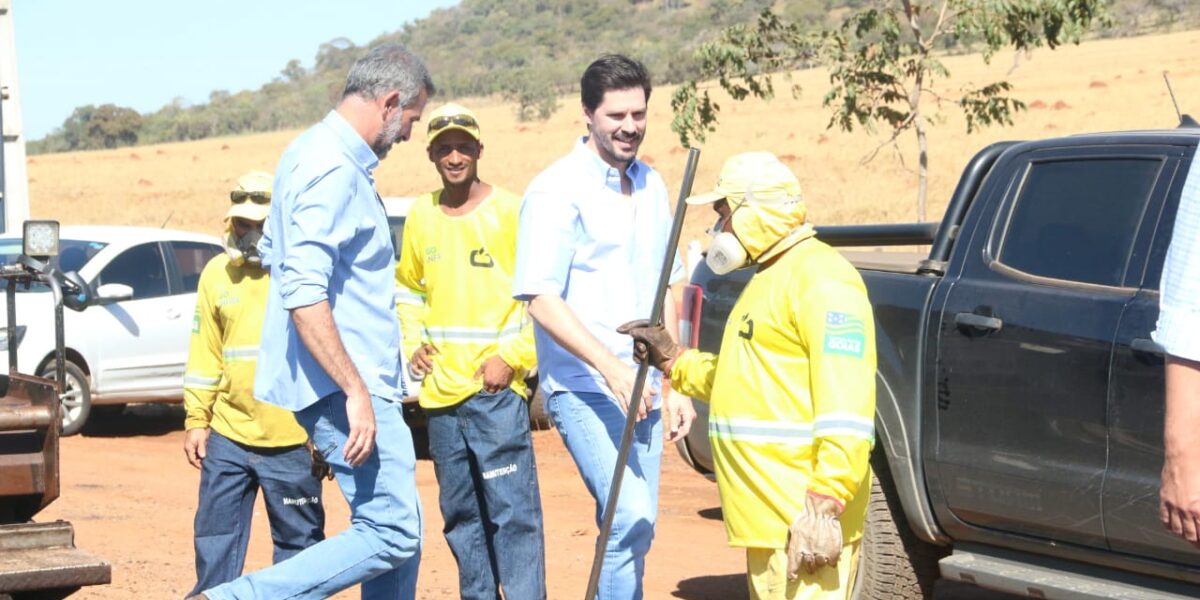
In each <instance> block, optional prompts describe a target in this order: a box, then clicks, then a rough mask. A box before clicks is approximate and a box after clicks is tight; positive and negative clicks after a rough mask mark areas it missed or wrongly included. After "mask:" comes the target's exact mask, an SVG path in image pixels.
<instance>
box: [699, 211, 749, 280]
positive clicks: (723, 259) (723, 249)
mask: <svg viewBox="0 0 1200 600" xmlns="http://www.w3.org/2000/svg"><path fill="white" fill-rule="evenodd" d="M747 193H750V192H749V191H747ZM725 201H726V202H728V203H729V209H730V210H729V216H727V217H722V218H719V219H717V222H716V223H715V224H714V225H713V226H712V228H711V229H709V230H708V234H709V235H711V236H712V241H711V242H709V244H708V253H707V254H706V255H705V257H704V262H705V263H706V264H708V268H709V269H712V272H713V273H716V274H717V275H725V274H727V273H732V272H733V271H736V270H738V269H740V268H742V267H744V266H746V264H747V263H749V262H750V253H749V252H747V251H746V247H745V246H743V245H742V241H741V240H739V239H738V238H737V236H736V235H734V234H732V233H730V232H728V231H722V230H723V229H725V224H726V223H727V222H729V221H732V220H733V213H735V212H737V210H738V209H739V208H741V207H743V206H745V204H746V201H745V200H742V201H741V202H738V203H737V204H734V203H733V201H732V200H730V199H728V198H726V200H725Z"/></svg>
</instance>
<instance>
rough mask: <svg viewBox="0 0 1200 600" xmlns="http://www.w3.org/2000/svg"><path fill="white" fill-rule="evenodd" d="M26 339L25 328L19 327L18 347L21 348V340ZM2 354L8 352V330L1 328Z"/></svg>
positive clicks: (0, 348) (0, 346) (0, 347)
mask: <svg viewBox="0 0 1200 600" xmlns="http://www.w3.org/2000/svg"><path fill="white" fill-rule="evenodd" d="M23 339H25V326H24V325H17V343H16V346H17V347H18V348H19V347H21V340H23ZM0 352H8V328H7V327H0Z"/></svg>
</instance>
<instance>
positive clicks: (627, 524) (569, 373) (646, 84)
mask: <svg viewBox="0 0 1200 600" xmlns="http://www.w3.org/2000/svg"><path fill="white" fill-rule="evenodd" d="M580 92H581V96H582V103H583V114H584V118H585V119H587V122H588V136H587V137H585V138H583V139H581V140H580V141H579V143H578V144H576V146H575V148H574V149H573V150H572V151H571V153H570V154H568V155H567V156H565V157H563V158H561V159H559V160H558V161H557V162H555V163H554V164H553V165H551V166H550V167H549V168H548V169H546V170H545V171H543V172H542V173H541V174H540V175H538V176H537V177H536V178H535V179H534V180H533V182H532V183H531V184H530V185H529V189H528V190H527V191H526V192H525V200H524V203H523V204H522V206H521V217H520V225H519V231H520V234H519V236H518V240H517V265H516V272H515V274H514V281H513V295H514V297H516V298H517V299H519V300H528V301H529V303H530V304H529V314H530V316H532V317H533V319H534V324H535V327H534V336H535V341H536V345H537V358H538V372H539V376H540V378H541V386H542V391H543V393H544V394H545V396H546V398H547V400H546V406H547V408H548V409H549V411H550V414H551V417H552V418H553V419H554V422H555V425H556V426H557V427H558V431H559V433H560V434H561V435H562V438H563V442H564V443H565V444H566V446H567V449H568V450H569V451H570V452H571V456H572V458H574V460H575V464H576V466H577V467H578V468H579V472H580V475H582V476H583V480H584V483H585V484H586V485H587V487H588V491H589V492H591V494H592V497H593V498H595V499H596V503H597V507H596V519H597V523H599V519H600V516H601V515H602V514H603V512H604V503H605V502H607V500H608V494H609V489H610V488H611V483H612V475H613V469H614V467H615V466H616V462H617V451H618V446H619V445H620V441H621V432H622V430H623V428H624V422H625V412H624V411H625V410H635V411H638V413H639V418H640V422H639V423H638V425H637V427H636V429H635V433H634V440H633V446H632V448H631V452H630V459H629V463H628V464H627V465H626V467H625V469H626V471H625V474H624V476H623V486H622V488H621V495H620V497H619V498H618V500H617V510H616V514H615V518H614V521H613V529H612V536H611V537H610V538H609V540H608V547H607V556H606V559H605V562H604V569H603V571H602V572H601V575H600V585H599V597H600V598H603V599H620V600H629V599H631V598H633V599H638V598H641V597H642V573H643V572H644V570H645V568H644V565H645V557H646V553H647V552H648V551H649V550H650V542H651V540H652V539H653V538H654V522H655V516H656V513H657V510H658V474H659V464H660V460H661V458H662V445H663V440H662V431H663V423H662V421H663V420H664V419H665V420H666V422H667V424H668V430H669V431H670V437H669V438H668V441H674V440H676V439H678V438H680V437H682V436H684V435H686V434H687V431H688V428H689V427H690V426H691V422H692V420H693V419H694V418H695V416H696V413H695V411H694V409H693V408H692V405H691V400H690V399H689V398H685V397H682V396H671V397H668V398H667V399H666V400H664V401H663V403H662V404H663V409H662V410H660V409H659V408H658V406H657V404H658V403H657V402H656V401H655V398H656V396H657V394H658V390H659V389H660V378H661V376H660V375H659V374H658V373H657V372H655V373H654V374H653V379H652V380H651V381H649V382H648V385H646V386H645V392H644V393H643V397H642V398H637V399H631V398H630V395H631V394H632V391H633V383H634V379H635V373H636V367H635V366H634V362H633V357H632V352H633V345H632V343H631V342H630V340H629V338H628V337H626V336H625V335H622V334H619V333H617V331H616V329H617V326H618V325H620V324H622V323H625V322H626V321H629V320H633V319H645V318H647V317H649V316H650V312H651V307H652V306H653V303H654V295H655V292H656V287H657V282H658V277H659V273H658V270H659V268H660V267H661V265H662V262H663V256H664V254H665V253H666V252H667V251H668V248H667V242H668V238H669V237H670V229H671V221H672V217H671V212H670V207H669V205H668V198H667V188H666V185H665V184H664V183H663V180H662V178H661V177H659V175H658V173H656V172H654V170H653V169H651V168H650V167H649V166H648V165H646V163H644V162H641V161H639V160H637V159H636V156H637V149H638V146H639V145H640V144H641V141H642V138H643V136H644V135H645V131H646V103H647V101H648V100H649V98H650V78H649V76H648V75H647V73H646V70H645V67H643V66H642V65H641V64H640V63H638V62H637V61H634V60H631V59H629V58H626V57H624V56H616V55H610V56H604V57H601V58H600V59H598V60H596V61H595V62H593V63H592V64H591V66H589V67H588V68H587V70H586V71H585V72H584V74H583V78H582V79H581V81H580ZM670 251H671V252H674V251H675V250H674V249H673V248H672V249H670ZM682 278H683V265H682V263H681V262H680V261H679V260H678V257H676V264H675V269H674V271H673V276H672V283H674V282H677V281H680V280H682ZM663 315H664V317H663V319H664V322H665V323H667V324H668V327H669V328H670V329H672V332H673V329H674V327H675V325H676V320H675V307H674V305H673V303H672V302H669V301H668V302H667V303H666V305H665V310H664V312H663ZM672 335H674V333H672ZM660 413H661V414H660Z"/></svg>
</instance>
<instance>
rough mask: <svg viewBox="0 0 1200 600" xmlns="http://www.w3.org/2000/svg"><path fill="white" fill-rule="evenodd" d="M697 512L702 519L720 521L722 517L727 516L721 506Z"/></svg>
mask: <svg viewBox="0 0 1200 600" xmlns="http://www.w3.org/2000/svg"><path fill="white" fill-rule="evenodd" d="M696 514H698V515H700V518H701V519H708V520H710V521H720V520H721V519H724V518H725V515H724V514H722V513H721V507H720V506H714V507H712V508H706V509H704V510H701V511H699V512H697V513H696Z"/></svg>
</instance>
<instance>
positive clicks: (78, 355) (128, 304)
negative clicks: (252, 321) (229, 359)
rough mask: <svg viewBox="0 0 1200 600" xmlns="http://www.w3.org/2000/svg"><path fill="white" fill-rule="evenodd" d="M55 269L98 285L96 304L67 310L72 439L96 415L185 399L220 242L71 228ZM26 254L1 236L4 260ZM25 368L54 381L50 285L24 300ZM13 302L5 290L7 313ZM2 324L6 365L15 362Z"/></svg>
mask: <svg viewBox="0 0 1200 600" xmlns="http://www.w3.org/2000/svg"><path fill="white" fill-rule="evenodd" d="M59 236H60V238H61V241H60V250H59V255H58V256H57V257H55V258H54V259H52V261H51V262H52V266H55V267H56V268H58V269H60V270H62V271H77V272H78V273H79V275H80V276H82V277H83V279H84V281H86V282H88V283H89V284H90V285H92V286H93V287H94V288H96V291H97V296H98V298H99V300H98V302H97V304H96V305H92V306H89V307H88V308H86V309H85V310H83V311H82V312H75V311H73V310H67V311H64V315H63V318H64V326H63V328H64V330H65V331H64V335H65V341H66V347H65V350H66V364H65V365H64V368H65V371H66V376H67V386H66V390H65V393H64V394H63V397H62V417H63V423H62V425H63V427H62V433H63V435H72V434H75V433H78V432H79V431H80V430H81V429H82V428H83V426H84V424H85V423H86V422H87V419H88V417H89V416H90V415H91V414H92V413H93V411H98V410H100V409H102V408H103V407H115V408H117V409H118V410H119V408H120V407H121V406H123V405H124V404H125V403H128V402H180V401H182V399H183V371H184V368H185V366H186V363H187V353H188V336H189V335H190V332H191V325H192V315H193V314H194V313H195V309H196V285H197V283H198V282H199V280H200V272H201V271H202V270H203V269H204V265H205V264H206V263H208V261H209V259H210V258H212V257H213V256H215V255H216V254H218V253H220V252H222V251H223V250H222V247H221V242H220V240H219V239H218V238H216V237H215V236H210V235H202V234H197V233H189V232H184V231H173V230H169V229H153V228H148V227H117V226H64V227H62V228H61V229H60V232H59ZM20 254H21V238H20V237H19V236H16V237H14V236H12V235H0V263H12V262H15V261H16V258H17V257H18V256H19V255H20ZM16 298H17V301H16V304H17V306H16V309H17V310H16V316H17V321H16V322H17V327H16V336H15V337H16V341H17V368H18V369H19V370H20V371H21V372H25V373H35V374H40V375H47V376H51V377H52V376H53V373H54V303H53V300H52V298H51V296H50V292H49V290H48V288H45V287H39V286H32V287H30V288H29V289H20V290H18V291H17V294H16ZM6 306H7V298H6V297H5V295H4V294H3V293H0V310H5V309H6ZM8 360H9V357H8V332H7V330H6V329H5V328H3V327H0V364H4V365H7V364H8Z"/></svg>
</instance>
